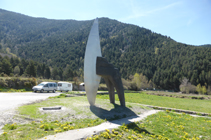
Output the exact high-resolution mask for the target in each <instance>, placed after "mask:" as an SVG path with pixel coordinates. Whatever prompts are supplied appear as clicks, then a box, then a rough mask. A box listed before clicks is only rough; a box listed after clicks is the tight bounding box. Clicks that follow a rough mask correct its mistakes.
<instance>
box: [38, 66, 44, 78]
mask: <svg viewBox="0 0 211 140" xmlns="http://www.w3.org/2000/svg"><path fill="white" fill-rule="evenodd" d="M37 76H39V77H40V76H43V72H42V68H41V65H38V66H37Z"/></svg>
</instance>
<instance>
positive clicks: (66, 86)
mask: <svg viewBox="0 0 211 140" xmlns="http://www.w3.org/2000/svg"><path fill="white" fill-rule="evenodd" d="M57 90H60V91H61V92H62V91H66V92H68V91H72V90H73V85H72V83H68V82H61V81H60V82H58V86H57Z"/></svg>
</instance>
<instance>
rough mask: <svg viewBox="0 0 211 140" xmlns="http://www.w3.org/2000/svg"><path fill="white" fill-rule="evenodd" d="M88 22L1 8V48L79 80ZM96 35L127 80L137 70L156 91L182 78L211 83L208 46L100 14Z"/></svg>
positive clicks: (175, 85)
mask: <svg viewBox="0 0 211 140" xmlns="http://www.w3.org/2000/svg"><path fill="white" fill-rule="evenodd" d="M92 23H93V20H89V21H75V20H49V19H44V18H32V17H28V16H25V15H21V14H18V13H13V12H8V11H5V10H1V9H0V40H1V41H0V52H2V53H7V54H13V55H16V56H18V57H20V58H23V59H25V60H26V61H28V62H30V60H33V61H36V63H37V62H39V63H41V64H42V65H47V66H49V67H50V68H51V71H52V73H53V71H54V75H55V76H53V77H50V78H53V79H59V78H60V79H62V78H64V76H62V75H61V73H64V71H65V70H66V71H68V70H69V72H70V73H71V74H70V75H71V76H72V77H71V76H69V77H71V78H73V77H74V76H77V77H79V78H81V79H83V62H84V53H85V47H86V42H87V39H88V35H89V31H90V29H91V26H92ZM99 34H100V43H101V50H102V56H103V57H105V58H106V59H107V60H108V61H109V62H110V63H112V64H113V65H114V66H115V67H116V68H118V69H119V71H120V73H121V75H122V77H123V78H124V79H126V80H131V76H134V75H135V74H136V73H139V74H143V75H144V76H146V78H147V80H148V81H151V82H153V84H154V86H155V87H156V88H159V89H167V90H175V91H178V90H180V84H181V82H182V79H184V78H186V79H188V81H189V82H190V83H191V84H192V85H195V86H197V85H198V84H200V85H202V86H206V87H207V88H208V87H209V86H211V47H210V46H211V45H209V44H206V45H202V46H193V45H187V44H182V43H178V42H176V41H174V40H173V39H171V38H170V37H168V36H163V35H161V34H157V33H154V32H152V31H151V30H149V29H145V28H143V27H138V26H135V25H131V24H125V23H121V22H119V21H117V20H112V19H108V18H99ZM36 63H35V66H36V68H38V66H39V65H37V64H36ZM24 70H25V69H24ZM62 70H63V71H62ZM37 71H39V70H38V69H37ZM38 73H39V72H38ZM59 73H60V74H59ZM67 73H68V72H67ZM63 75H64V74H63ZM37 76H40V75H39V74H37ZM65 77H66V76H65Z"/></svg>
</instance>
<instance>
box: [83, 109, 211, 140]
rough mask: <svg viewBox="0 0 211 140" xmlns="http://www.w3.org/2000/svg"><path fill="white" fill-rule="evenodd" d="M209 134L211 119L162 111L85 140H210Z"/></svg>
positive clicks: (210, 131)
mask: <svg viewBox="0 0 211 140" xmlns="http://www.w3.org/2000/svg"><path fill="white" fill-rule="evenodd" d="M210 134H211V119H209V118H204V117H192V116H190V115H187V114H184V113H183V114H176V113H173V112H163V111H162V112H159V113H157V114H154V115H151V116H148V117H147V118H146V119H145V120H143V121H140V122H135V123H130V124H128V125H122V126H120V127H119V128H118V129H113V130H111V131H110V130H106V131H105V132H102V133H100V134H99V135H95V136H93V137H91V138H87V139H89V140H92V139H93V140H94V139H98V140H101V139H114V140H117V139H133V140H137V139H162V140H168V139H177V140H188V139H189V140H190V139H192V140H197V139H203V140H210V139H211V135H210Z"/></svg>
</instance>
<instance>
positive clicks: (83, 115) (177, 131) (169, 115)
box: [0, 93, 211, 140]
mask: <svg viewBox="0 0 211 140" xmlns="http://www.w3.org/2000/svg"><path fill="white" fill-rule="evenodd" d="M125 98H126V102H127V104H126V105H127V107H126V108H122V107H121V106H120V105H119V102H118V101H116V104H110V103H109V100H107V99H108V95H97V99H96V107H90V106H89V103H88V101H87V98H86V97H85V96H80V97H69V98H65V94H61V95H60V96H57V97H54V98H51V99H48V100H45V101H43V102H39V103H34V104H29V105H24V106H21V107H19V108H18V112H19V114H20V115H24V116H27V117H28V118H31V119H34V121H29V122H28V123H26V124H7V125H5V126H4V128H3V129H4V133H3V134H2V135H0V139H3V140H4V139H8V140H16V139H18V140H19V139H21V140H29V139H38V138H41V137H45V136H47V135H53V134H56V133H60V132H64V131H68V130H71V129H79V128H85V127H91V126H95V125H98V124H101V123H103V122H105V121H106V120H109V121H111V120H116V119H120V118H124V117H127V116H134V115H136V114H141V113H143V112H144V111H147V110H149V108H146V107H144V106H141V105H138V104H134V103H140V104H151V105H155V106H164V107H174V108H177V109H186V110H195V111H199V112H207V113H210V112H211V109H210V107H211V106H210V103H211V102H210V100H193V99H181V98H172V97H164V96H157V95H148V94H145V93H126V94H125ZM116 100H118V98H117V97H116ZM203 102H204V103H203ZM52 106H63V110H61V111H54V112H52V111H42V110H41V108H42V107H52ZM197 106H199V107H197ZM103 114H104V115H103ZM210 134H211V119H210V118H205V117H192V116H190V115H187V114H184V113H183V114H177V113H174V112H169V111H168V110H167V111H161V112H159V113H157V114H154V115H151V116H149V117H147V118H146V119H145V120H143V121H140V122H135V123H131V124H129V125H123V126H121V127H120V128H118V129H115V130H112V131H109V130H106V131H105V132H103V133H101V134H99V135H96V136H94V137H91V138H87V139H94V140H100V139H114V140H116V139H134V140H135V139H166V140H167V139H181V140H182V139H192V140H194V139H204V140H210V139H211V135H210Z"/></svg>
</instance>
